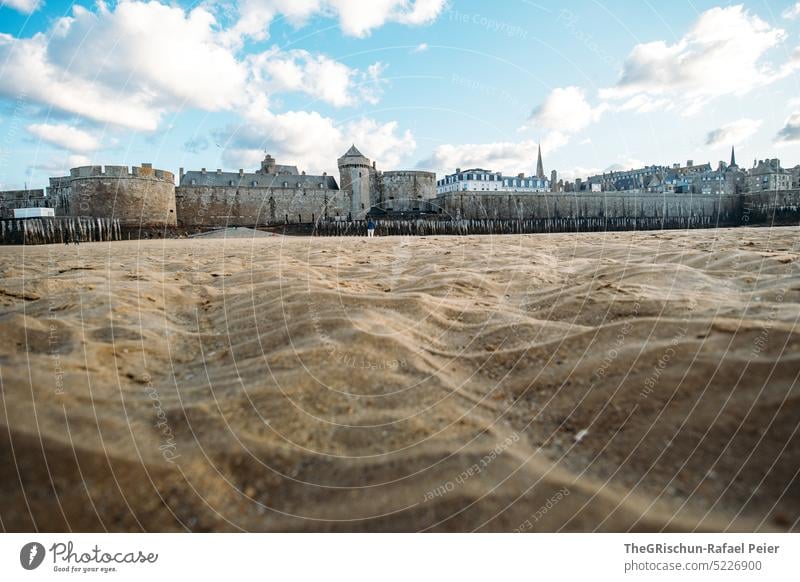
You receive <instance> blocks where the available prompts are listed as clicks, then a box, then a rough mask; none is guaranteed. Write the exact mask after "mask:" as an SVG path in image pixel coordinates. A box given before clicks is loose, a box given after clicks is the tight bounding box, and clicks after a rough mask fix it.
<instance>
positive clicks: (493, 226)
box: [314, 216, 728, 236]
mask: <svg viewBox="0 0 800 582" xmlns="http://www.w3.org/2000/svg"><path fill="white" fill-rule="evenodd" d="M373 223H374V224H375V227H376V229H375V233H376V234H377V235H378V236H428V235H456V236H466V235H472V234H496V235H501V234H539V233H557V232H603V231H625V230H663V229H687V228H715V227H718V226H727V225H728V224H723V223H721V222H720V220H719V217H716V216H715V217H712V216H685V217H677V216H676V217H655V218H650V217H647V218H645V217H638V218H637V217H631V218H603V217H592V218H532V219H525V220H500V219H474V220H426V219H418V220H385V221H384V220H374V221H373ZM314 234H315V235H316V236H366V234H367V223H366V222H364V221H358V222H319V223H317V224H316V225H314Z"/></svg>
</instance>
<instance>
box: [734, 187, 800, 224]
mask: <svg viewBox="0 0 800 582" xmlns="http://www.w3.org/2000/svg"><path fill="white" fill-rule="evenodd" d="M798 223H800V189H795V190H777V191H771V192H752V193H748V194H742V216H741V224H742V225H743V226H746V225H748V224H798Z"/></svg>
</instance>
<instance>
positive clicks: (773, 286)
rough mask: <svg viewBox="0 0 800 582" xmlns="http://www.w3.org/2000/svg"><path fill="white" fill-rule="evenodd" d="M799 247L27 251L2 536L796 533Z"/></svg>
mask: <svg viewBox="0 0 800 582" xmlns="http://www.w3.org/2000/svg"><path fill="white" fill-rule="evenodd" d="M799 235H800V229H797V228H775V229H731V230H717V231H713V230H704V231H691V232H684V231H665V232H647V233H607V234H577V235H576V234H559V235H529V236H505V237H465V238H456V237H423V238H394V237H383V238H381V237H378V238H375V239H372V240H366V239H356V238H289V237H266V238H260V237H259V238H248V237H241V236H237V237H235V238H230V239H225V238H198V239H192V240H168V241H131V242H117V243H92V244H83V245H80V246H69V247H66V246H61V245H53V246H41V247H29V248H22V247H0V269H2V280H0V281H1V282H0V304H1V305H2V307H1V308H0V314H1V315H0V332H1V333H2V338H3V341H2V344H1V345H0V381H1V382H2V401H1V402H0V424H2V425H3V426H0V473H1V474H2V478H0V519H1V520H2V521H1V523H0V526H1V527H2V528H3V529H4V530H9V531H19V530H26V531H33V530H40V531H68V530H73V531H87V530H100V531H102V530H110V531H140V530H146V531H173V530H192V531H242V530H243V531H342V530H347V531H352V530H356V531H418V530H427V531H472V530H480V531H594V530H602V531H628V530H635V531H662V530H665V531H686V530H702V531H719V530H736V531H754V530H777V531H786V530H793V531H797V530H798V529H800V525H799V524H798V518H800V483H799V482H798V471H799V470H800V439H798V434H797V433H798V427H800V405H799V404H800V402H799V401H798V400H799V399H798V391H799V390H800V388H798V373H800V353H799V352H798V348H800V333H799V331H800V329H799V328H798V317H800V305H799V304H800V270H799V269H798V267H799V266H800V247H799V246H798V241H800V238H798V236H799Z"/></svg>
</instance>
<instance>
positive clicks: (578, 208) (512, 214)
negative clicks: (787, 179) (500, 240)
mask: <svg viewBox="0 0 800 582" xmlns="http://www.w3.org/2000/svg"><path fill="white" fill-rule="evenodd" d="M740 200H741V199H740V197H739V196H738V195H737V196H725V195H697V194H650V193H631V192H628V193H623V192H620V193H614V192H604V193H590V192H580V193H541V194H523V193H516V192H497V193H495V192H449V193H447V194H440V195H439V196H437V197H436V199H435V200H434V201H433V210H434V211H436V210H441V212H442V213H443V214H446V215H449V216H451V217H453V218H455V217H457V216H460V217H461V218H465V219H482V218H491V219H501V220H508V219H531V218H625V217H628V218H637V217H638V218H678V217H717V216H719V223H720V224H729V223H734V222H736V221H737V220H738V216H739V213H740V203H741V202H740Z"/></svg>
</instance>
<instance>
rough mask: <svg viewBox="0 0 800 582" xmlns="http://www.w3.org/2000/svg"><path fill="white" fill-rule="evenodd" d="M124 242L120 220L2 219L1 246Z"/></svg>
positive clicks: (0, 230)
mask: <svg viewBox="0 0 800 582" xmlns="http://www.w3.org/2000/svg"><path fill="white" fill-rule="evenodd" d="M112 240H122V229H121V228H120V223H119V219H116V218H88V217H81V218H75V217H61V218H27V219H22V220H0V244H6V245H42V244H54V243H67V242H99V241H112Z"/></svg>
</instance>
